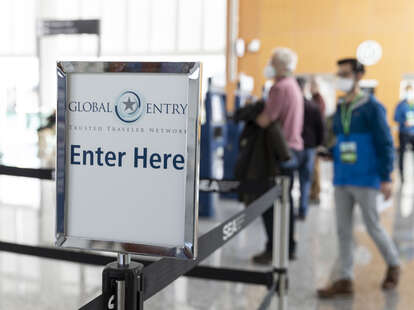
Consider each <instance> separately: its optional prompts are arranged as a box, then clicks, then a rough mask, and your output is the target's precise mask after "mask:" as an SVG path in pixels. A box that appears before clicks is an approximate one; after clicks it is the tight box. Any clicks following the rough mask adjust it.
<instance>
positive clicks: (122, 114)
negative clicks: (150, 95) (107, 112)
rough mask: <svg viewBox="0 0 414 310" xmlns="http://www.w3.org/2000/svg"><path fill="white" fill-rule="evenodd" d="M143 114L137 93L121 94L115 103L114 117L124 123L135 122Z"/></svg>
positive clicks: (127, 92) (142, 107)
mask: <svg viewBox="0 0 414 310" xmlns="http://www.w3.org/2000/svg"><path fill="white" fill-rule="evenodd" d="M143 112H144V105H143V104H142V102H141V99H140V97H139V96H138V94H137V93H135V92H133V91H131V90H128V91H125V92H123V93H122V94H121V95H120V96H119V97H118V99H117V100H116V103H115V114H116V116H117V117H118V118H119V119H120V120H121V121H123V122H125V123H133V122H135V121H137V120H138V119H139V118H140V117H141V116H142V114H143Z"/></svg>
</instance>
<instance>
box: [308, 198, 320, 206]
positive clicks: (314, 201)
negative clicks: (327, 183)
mask: <svg viewBox="0 0 414 310" xmlns="http://www.w3.org/2000/svg"><path fill="white" fill-rule="evenodd" d="M320 203H321V200H320V199H319V198H310V199H309V205H311V206H314V207H317V206H318V205H319V204H320Z"/></svg>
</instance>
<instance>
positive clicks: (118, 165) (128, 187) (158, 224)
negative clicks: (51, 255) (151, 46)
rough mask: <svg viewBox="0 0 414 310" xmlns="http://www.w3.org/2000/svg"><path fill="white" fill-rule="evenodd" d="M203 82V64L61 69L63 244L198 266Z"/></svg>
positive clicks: (60, 65)
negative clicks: (167, 258)
mask: <svg viewBox="0 0 414 310" xmlns="http://www.w3.org/2000/svg"><path fill="white" fill-rule="evenodd" d="M199 84H200V65H199V64H198V63H101V62H96V63H90V62H88V63H86V62H62V63H58V88H59V89H58V92H59V98H58V117H57V119H58V123H57V126H58V164H57V165H58V167H57V183H58V184H57V187H58V188H57V193H58V209H57V212H58V214H57V222H58V223H57V244H58V245H60V246H67V247H77V248H86V249H101V250H110V251H119V252H130V253H138V254H149V255H160V256H173V257H181V258H190V259H194V258H195V255H196V236H197V232H196V226H197V225H196V224H197V215H198V212H197V193H198V150H199V139H198V132H199V111H200V109H199V104H200V96H199V92H200V85H199Z"/></svg>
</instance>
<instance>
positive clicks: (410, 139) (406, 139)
mask: <svg viewBox="0 0 414 310" xmlns="http://www.w3.org/2000/svg"><path fill="white" fill-rule="evenodd" d="M399 138H400V154H399V155H400V156H399V168H400V174H401V179H402V180H404V154H405V151H406V150H407V146H408V145H410V144H411V147H412V148H413V149H414V135H410V134H406V133H400V135H399Z"/></svg>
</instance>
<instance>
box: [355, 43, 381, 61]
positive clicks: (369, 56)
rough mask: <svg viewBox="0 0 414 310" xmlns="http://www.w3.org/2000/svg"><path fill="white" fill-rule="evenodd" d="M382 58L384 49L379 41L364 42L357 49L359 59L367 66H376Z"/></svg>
mask: <svg viewBox="0 0 414 310" xmlns="http://www.w3.org/2000/svg"><path fill="white" fill-rule="evenodd" d="M381 57H382V47H381V45H380V44H379V43H378V42H377V41H374V40H367V41H364V42H362V43H361V44H360V45H359V46H358V48H357V59H358V61H359V62H360V63H362V64H363V65H365V66H372V65H375V64H376V63H377V62H378V61H380V59H381Z"/></svg>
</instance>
